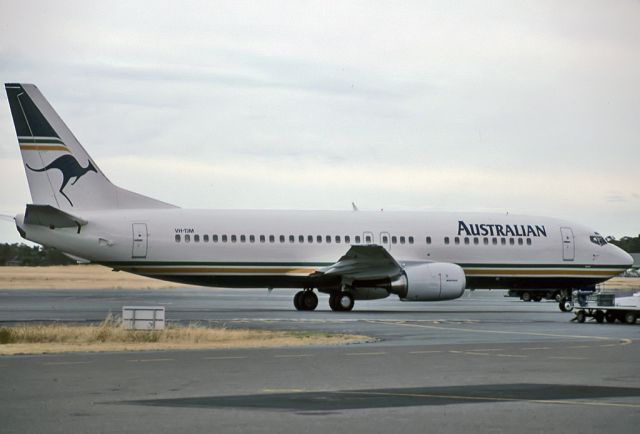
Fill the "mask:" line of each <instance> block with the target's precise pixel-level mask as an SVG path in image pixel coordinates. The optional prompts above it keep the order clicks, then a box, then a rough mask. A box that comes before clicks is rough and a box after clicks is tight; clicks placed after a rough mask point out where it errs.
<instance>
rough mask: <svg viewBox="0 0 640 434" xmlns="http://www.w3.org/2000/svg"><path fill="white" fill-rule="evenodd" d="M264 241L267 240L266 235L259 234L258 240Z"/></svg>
mask: <svg viewBox="0 0 640 434" xmlns="http://www.w3.org/2000/svg"><path fill="white" fill-rule="evenodd" d="M265 241H267V237H265V236H264V235H260V242H261V243H264V242H265Z"/></svg>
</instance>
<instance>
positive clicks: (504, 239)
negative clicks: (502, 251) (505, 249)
mask: <svg viewBox="0 0 640 434" xmlns="http://www.w3.org/2000/svg"><path fill="white" fill-rule="evenodd" d="M500 244H502V245H503V246H504V245H506V244H507V239H506V238H500Z"/></svg>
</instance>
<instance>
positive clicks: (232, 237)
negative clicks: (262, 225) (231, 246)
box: [231, 235, 238, 243]
mask: <svg viewBox="0 0 640 434" xmlns="http://www.w3.org/2000/svg"><path fill="white" fill-rule="evenodd" d="M236 241H238V238H236V236H235V235H231V242H232V243H235V242H236Z"/></svg>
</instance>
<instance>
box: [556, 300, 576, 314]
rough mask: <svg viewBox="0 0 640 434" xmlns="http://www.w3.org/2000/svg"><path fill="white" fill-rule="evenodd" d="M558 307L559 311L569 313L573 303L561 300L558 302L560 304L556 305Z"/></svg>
mask: <svg viewBox="0 0 640 434" xmlns="http://www.w3.org/2000/svg"><path fill="white" fill-rule="evenodd" d="M558 307H560V310H561V311H563V312H571V311H572V310H573V303H572V302H571V300H567V299H566V298H563V299H562V300H560V303H558Z"/></svg>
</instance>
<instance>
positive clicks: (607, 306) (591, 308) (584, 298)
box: [573, 291, 640, 324]
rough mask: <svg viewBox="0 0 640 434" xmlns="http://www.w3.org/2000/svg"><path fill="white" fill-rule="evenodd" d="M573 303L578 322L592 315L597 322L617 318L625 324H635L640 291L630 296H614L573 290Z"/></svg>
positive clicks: (638, 309)
mask: <svg viewBox="0 0 640 434" xmlns="http://www.w3.org/2000/svg"><path fill="white" fill-rule="evenodd" d="M573 303H574V308H575V314H576V317H575V320H576V321H578V322H580V323H583V322H585V320H586V319H587V318H588V317H593V318H595V320H596V321H597V322H599V323H602V322H604V321H606V322H608V323H614V322H615V321H616V320H618V321H620V322H622V323H626V324H635V323H636V321H637V319H638V317H639V316H640V292H636V293H635V294H633V295H632V296H630V297H616V295H615V294H607V293H603V292H596V293H593V294H584V293H580V292H579V291H574V293H573Z"/></svg>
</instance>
